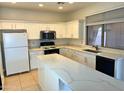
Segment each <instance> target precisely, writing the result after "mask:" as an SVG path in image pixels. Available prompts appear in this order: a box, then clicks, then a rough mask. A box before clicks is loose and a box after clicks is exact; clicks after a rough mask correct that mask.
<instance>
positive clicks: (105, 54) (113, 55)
mask: <svg viewBox="0 0 124 93" xmlns="http://www.w3.org/2000/svg"><path fill="white" fill-rule="evenodd" d="M56 48H58V49H59V48H69V49H73V50H77V51H80V52H83V53H88V54H93V55H99V56H103V57H108V58H111V59H118V58H124V54H120V53H111V52H109V51H101V53H92V52H87V51H83V50H84V49H92V50H93V48H90V47H87V46H85V45H84V46H69V45H59V46H56ZM39 50H41V51H43V50H47V49H44V48H32V49H30V51H39Z"/></svg>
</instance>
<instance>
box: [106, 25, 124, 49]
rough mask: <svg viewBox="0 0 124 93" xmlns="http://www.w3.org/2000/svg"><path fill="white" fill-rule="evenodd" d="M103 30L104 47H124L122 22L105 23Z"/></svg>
mask: <svg viewBox="0 0 124 93" xmlns="http://www.w3.org/2000/svg"><path fill="white" fill-rule="evenodd" d="M105 32H106V41H104V42H105V47H109V48H117V49H124V23H111V24H106V25H105Z"/></svg>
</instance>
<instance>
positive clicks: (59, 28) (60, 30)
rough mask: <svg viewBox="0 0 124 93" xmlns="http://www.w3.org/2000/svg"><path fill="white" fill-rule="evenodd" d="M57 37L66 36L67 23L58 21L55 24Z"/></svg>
mask: <svg viewBox="0 0 124 93" xmlns="http://www.w3.org/2000/svg"><path fill="white" fill-rule="evenodd" d="M55 31H56V38H65V34H66V33H65V32H66V24H65V23H57V24H55Z"/></svg>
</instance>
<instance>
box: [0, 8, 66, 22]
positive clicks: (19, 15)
mask: <svg viewBox="0 0 124 93" xmlns="http://www.w3.org/2000/svg"><path fill="white" fill-rule="evenodd" d="M0 20H24V21H25V20H26V21H39V22H45V23H51V22H60V21H65V20H66V17H65V15H63V14H61V13H53V12H44V11H42V12H41V11H33V10H26V9H14V8H0Z"/></svg>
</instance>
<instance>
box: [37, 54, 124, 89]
mask: <svg viewBox="0 0 124 93" xmlns="http://www.w3.org/2000/svg"><path fill="white" fill-rule="evenodd" d="M37 62H38V75H39V84H40V86H41V87H42V89H43V90H48V91H61V90H71V91H87V90H88V91H97V90H99V91H100V90H103V91H110V90H111V91H114V90H124V88H123V86H124V82H122V81H120V80H116V79H114V78H112V77H110V76H108V75H105V74H103V73H101V72H98V71H96V70H95V69H92V68H89V67H87V66H85V65H83V64H80V63H78V62H76V61H73V60H71V59H69V58H66V57H64V56H62V55H59V54H49V55H42V56H41V55H40V56H37Z"/></svg>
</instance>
